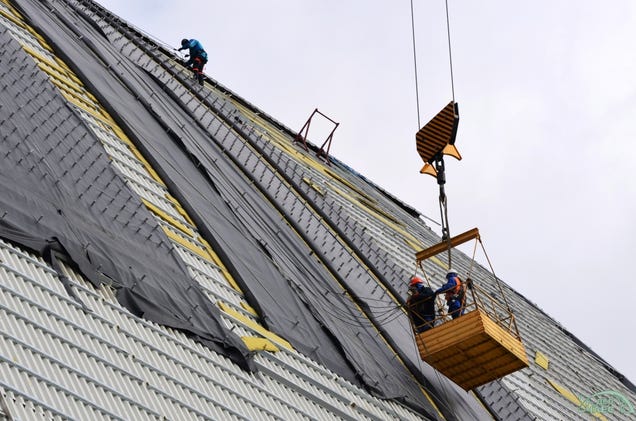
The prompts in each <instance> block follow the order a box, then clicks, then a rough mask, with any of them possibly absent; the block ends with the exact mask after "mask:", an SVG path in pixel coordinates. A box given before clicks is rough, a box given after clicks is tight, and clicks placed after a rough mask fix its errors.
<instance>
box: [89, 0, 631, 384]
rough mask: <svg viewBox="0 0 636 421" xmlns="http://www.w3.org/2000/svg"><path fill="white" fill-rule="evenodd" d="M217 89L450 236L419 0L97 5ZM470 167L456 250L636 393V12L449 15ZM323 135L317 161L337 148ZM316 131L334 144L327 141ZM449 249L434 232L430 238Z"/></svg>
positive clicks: (439, 57)
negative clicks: (427, 165)
mask: <svg viewBox="0 0 636 421" xmlns="http://www.w3.org/2000/svg"><path fill="white" fill-rule="evenodd" d="M100 3H101V4H102V5H104V6H105V7H107V8H108V9H110V10H111V11H113V12H115V13H116V14H118V15H119V16H121V17H122V18H124V19H126V20H128V21H129V22H131V23H132V24H134V25H135V26H137V27H138V28H140V29H142V30H143V31H145V32H147V33H148V34H150V35H152V36H153V37H155V38H158V39H159V40H161V41H163V42H165V43H167V44H170V45H172V46H174V47H175V48H176V47H178V46H179V42H180V40H181V38H184V37H185V38H196V39H198V40H200V41H201V42H202V43H203V45H204V47H205V49H206V50H207V52H208V54H209V63H208V65H207V67H206V73H207V74H209V75H210V76H211V77H212V78H214V79H216V80H217V81H219V82H220V83H221V84H223V85H225V86H227V87H228V88H229V89H231V90H233V91H234V92H236V93H237V94H238V95H240V96H242V97H243V98H245V99H246V100H248V101H249V102H251V103H252V104H254V105H256V106H257V107H259V108H261V109H263V110H264V111H265V112H266V113H268V114H269V115H271V116H272V117H274V118H276V119H277V120H279V121H280V122H282V123H283V124H285V125H287V126H288V127H290V128H292V129H293V130H300V128H301V127H302V126H303V124H304V123H305V121H306V120H307V118H308V117H309V115H310V114H311V112H312V111H313V110H314V109H315V108H318V109H319V110H320V111H321V112H323V113H325V114H326V115H328V116H329V117H330V118H332V119H334V120H335V121H337V122H339V123H340V126H339V127H338V129H337V130H336V132H335V135H334V140H333V143H332V146H331V153H332V155H334V156H335V157H337V158H338V159H340V160H341V161H343V162H344V163H346V164H348V165H350V166H351V167H352V168H354V169H355V170H356V171H358V172H360V173H361V174H363V175H365V176H366V177H368V178H369V179H371V180H372V181H374V182H375V183H377V184H378V185H380V186H381V187H383V188H385V189H386V190H388V191H389V192H391V193H393V194H394V195H396V196H397V197H398V198H400V199H402V200H403V201H404V202H406V203H408V204H410V205H411V206H413V207H414V208H416V209H418V210H419V211H421V212H422V213H424V214H425V215H427V216H429V217H431V218H434V219H435V220H437V221H439V207H438V203H437V198H438V188H437V184H436V182H435V180H434V179H433V178H432V177H429V176H425V175H420V174H419V169H420V168H421V167H422V162H421V160H420V158H419V156H418V155H417V152H416V150H415V132H416V131H417V130H418V129H419V127H418V122H417V111H416V97H415V91H416V89H415V82H414V64H413V46H412V33H411V14H410V0H390V1H389V0H385V1H379V0H270V1H262V0H235V1H225V0H224V1H221V0H214V1H209V0H199V1H193V0H179V1H176V0H175V1H168V0H133V1H131V0H101V1H100ZM413 3H414V11H415V29H416V45H417V51H416V57H417V66H418V82H419V99H420V116H421V125H423V124H425V123H426V122H427V121H428V120H429V119H430V118H432V117H433V116H434V115H435V114H436V113H437V112H438V111H439V110H441V109H442V108H443V107H444V106H445V105H446V104H447V103H448V102H449V101H450V100H451V99H452V91H451V79H450V66H449V55H448V39H447V32H446V14H445V3H444V0H427V1H424V0H414V2H413ZM449 12H450V30H451V44H452V59H453V75H454V82H455V99H456V101H457V102H458V103H459V111H460V123H459V130H458V136H457V141H456V146H457V147H458V148H459V150H460V152H461V153H462V155H463V158H464V159H463V160H462V161H455V160H454V159H452V158H447V159H446V160H445V161H446V173H447V184H446V193H447V195H448V206H449V219H450V228H451V234H453V235H455V234H458V233H460V232H463V231H465V230H467V229H470V228H473V227H479V229H480V232H481V234H482V239H483V242H484V245H485V247H486V251H487V252H488V255H489V257H490V259H491V261H492V263H493V266H494V269H495V272H496V273H497V275H498V276H499V277H501V278H502V279H504V280H505V281H506V282H507V283H508V284H510V285H511V286H512V287H513V288H515V289H517V290H518V291H519V292H520V293H522V294H523V295H524V296H525V297H526V298H528V299H529V300H530V301H532V302H534V303H536V304H537V305H538V306H539V307H540V308H541V309H543V310H544V311H545V312H546V313H548V314H549V315H551V316H552V317H554V318H555V319H556V320H558V321H559V322H560V323H561V324H562V325H563V326H564V327H565V328H566V329H567V330H569V331H570V332H572V333H573V334H574V335H576V336H577V337H578V338H579V339H581V340H582V341H583V342H585V343H586V344H587V345H589V346H590V347H591V348H592V349H593V350H594V351H595V352H597V353H598V354H599V355H600V356H601V357H603V358H604V359H605V360H606V361H608V362H609V363H610V364H612V365H613V366H614V367H615V368H616V369H617V370H618V371H619V372H621V373H623V374H624V375H626V376H627V377H628V378H629V379H630V380H631V381H632V382H636V362H635V359H634V347H635V346H636V328H635V325H636V323H635V322H634V316H633V313H632V309H633V308H634V307H636V297H635V295H636V288H635V287H634V284H635V280H634V275H633V273H634V270H635V269H634V260H632V259H636V218H635V217H634V215H636V182H635V179H634V175H633V173H632V170H633V169H634V167H635V165H634V163H635V162H636V145H635V144H634V139H635V138H636V45H635V44H636V3H635V2H633V1H632V0H613V1H612V2H608V3H602V2H599V1H591V0H579V1H577V2H572V1H571V0H570V1H566V0H549V1H548V0H538V1H534V2H519V1H514V2H513V1H510V0H491V1H485V2H476V1H474V0H473V1H471V0H449ZM330 129H331V128H330V127H328V126H327V125H320V124H317V123H316V122H313V123H312V128H311V131H310V133H309V137H310V140H311V141H312V142H313V143H314V144H318V145H320V144H321V143H322V142H323V140H324V138H325V137H326V135H327V133H328V132H329V131H330ZM321 131H322V132H321ZM435 228H436V229H437V231H438V232H439V229H438V228H437V227H435Z"/></svg>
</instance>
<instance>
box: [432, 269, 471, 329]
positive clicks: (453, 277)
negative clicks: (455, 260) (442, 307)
mask: <svg viewBox="0 0 636 421" xmlns="http://www.w3.org/2000/svg"><path fill="white" fill-rule="evenodd" d="M442 293H444V298H445V299H446V304H447V305H448V314H450V316H451V317H452V318H453V319H456V318H458V317H459V316H461V315H462V314H464V288H463V286H462V281H461V280H460V279H459V276H458V275H457V271H456V270H455V269H449V270H448V272H446V283H445V284H444V285H442V286H441V287H439V288H438V289H437V291H435V295H437V294H442Z"/></svg>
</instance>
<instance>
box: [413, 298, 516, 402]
mask: <svg viewBox="0 0 636 421" xmlns="http://www.w3.org/2000/svg"><path fill="white" fill-rule="evenodd" d="M415 338H416V342H417V346H418V348H419V351H420V356H421V358H422V359H423V360H424V361H426V362H427V363H428V364H430V365H431V366H433V367H434V368H435V369H436V370H438V371H439V372H441V373H442V374H444V375H445V376H446V377H448V378H449V379H450V380H452V381H453V382H454V383H456V384H457V385H458V386H460V387H461V388H462V389H464V390H471V389H474V388H475V387H477V386H481V385H484V384H486V383H489V382H491V381H493V380H496V379H498V378H500V377H503V376H505V375H507V374H510V373H512V372H514V371H517V370H520V369H522V368H525V367H528V358H527V356H526V351H525V349H524V347H523V344H522V342H521V340H520V339H519V338H518V337H515V336H514V335H513V334H512V333H510V332H509V331H508V330H506V329H504V328H503V327H501V326H500V325H499V324H497V323H496V322H494V321H493V320H491V319H490V318H489V317H488V315H487V314H486V313H485V312H484V311H482V310H480V309H476V310H473V311H471V312H470V313H467V314H464V315H463V316H461V317H458V318H457V319H455V320H452V321H448V322H446V323H444V324H442V325H440V326H437V327H435V328H433V329H431V330H429V331H426V332H423V333H419V334H416V336H415Z"/></svg>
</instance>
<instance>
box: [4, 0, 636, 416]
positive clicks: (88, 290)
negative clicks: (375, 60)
mask: <svg viewBox="0 0 636 421" xmlns="http://www.w3.org/2000/svg"><path fill="white" fill-rule="evenodd" d="M33 28H37V31H35V30H34V29H33ZM0 47H1V51H0V55H1V56H0V130H1V132H2V134H3V136H2V143H1V144H0V154H1V155H2V159H3V165H2V167H1V168H0V236H3V237H4V240H0V291H1V294H0V310H1V311H2V316H1V317H0V320H1V322H0V326H1V329H0V330H1V332H2V346H1V347H0V349H1V351H0V358H2V364H1V365H0V390H1V391H2V399H1V400H0V403H2V404H3V405H0V417H2V416H4V417H5V418H9V419H11V418H12V419H109V418H113V419H135V420H137V419H175V420H181V419H183V420H186V419H188V420H189V419H219V420H226V419H254V420H256V419H259V420H260V419H290V420H291V419H293V420H296V419H325V420H331V419H351V420H359V419H377V420H388V419H400V420H402V419H422V418H424V419H459V420H474V419H492V418H494V419H502V420H503V419H505V420H509V419H520V420H524V419H546V420H555V419H558V420H568V419H631V418H630V417H633V416H634V414H630V413H628V411H627V409H628V407H626V406H625V407H620V406H618V403H615V406H613V407H611V408H613V409H614V411H613V413H611V414H610V413H608V411H609V409H608V408H610V407H595V408H591V407H590V406H587V407H586V406H585V405H583V403H584V402H585V401H590V399H591V398H592V397H593V396H594V395H595V394H597V393H599V392H606V391H610V392H614V395H613V396H614V397H615V398H616V397H617V396H618V397H622V398H624V400H625V401H626V402H628V403H630V402H631V403H632V404H634V405H636V393H635V389H634V386H633V385H632V384H631V383H630V382H629V381H628V380H627V379H624V378H623V377H622V376H621V375H620V374H619V373H616V372H615V371H614V370H613V369H612V368H611V367H610V366H608V365H607V363H605V362H604V361H603V360H602V359H601V358H600V357H599V356H597V355H596V354H594V353H593V352H592V351H591V350H590V349H589V348H587V347H586V346H585V345H584V344H582V343H581V342H580V341H578V340H577V339H576V338H574V337H573V336H572V335H570V334H569V333H568V332H567V331H566V330H565V329H564V328H563V327H561V326H560V325H559V324H558V323H556V322H555V321H554V320H552V319H550V318H549V317H548V316H547V315H545V314H544V313H543V312H541V310H540V309H538V308H537V307H536V306H534V305H533V304H532V303H530V302H529V301H528V300H526V299H525V298H524V297H522V296H520V295H519V294H517V293H515V291H513V290H512V289H510V288H508V287H507V286H504V288H505V290H506V292H507V293H508V298H509V301H510V302H511V306H512V308H513V310H514V312H515V315H516V317H517V321H518V325H519V329H520V332H521V335H522V337H523V339H524V344H525V346H526V351H527V352H528V355H529V356H534V355H535V354H537V353H540V354H541V355H543V356H545V357H546V358H547V359H548V360H549V365H547V369H546V368H545V367H546V365H545V364H543V365H538V364H536V363H534V362H533V363H531V366H530V367H529V368H527V369H524V370H522V371H519V372H517V373H514V374H512V375H509V376H507V377H505V378H503V379H501V380H498V381H495V382H493V383H490V384H488V385H485V386H482V387H480V388H479V389H478V390H476V391H474V392H471V393H466V392H464V391H463V390H461V389H459V388H458V387H457V386H456V385H454V384H452V383H451V382H450V381H448V380H447V379H445V378H443V376H441V375H440V374H438V373H437V372H435V370H434V369H432V368H431V367H429V366H428V365H426V364H425V363H423V362H422V361H421V360H420V359H419V354H418V351H417V348H416V347H415V344H414V341H413V338H412V334H411V329H410V326H409V323H408V319H407V318H406V315H405V313H404V311H403V310H402V308H401V305H402V304H403V302H404V300H403V297H404V295H405V292H406V279H407V277H408V276H409V275H410V274H412V273H413V271H414V265H415V263H414V253H415V252H416V251H417V250H420V249H422V248H424V247H426V246H429V245H431V244H434V243H437V242H439V238H438V237H437V236H436V235H435V233H434V232H433V231H432V230H431V229H430V228H429V227H427V226H426V224H425V223H424V221H423V219H421V218H419V217H418V215H417V212H415V211H414V210H413V209H412V208H410V207H408V206H407V205H405V204H403V203H401V202H400V201H399V200H397V199H396V198H394V197H392V196H391V195H390V194H388V193H387V192H385V191H383V190H382V189H380V188H378V187H377V186H375V185H374V184H372V183H370V182H369V181H368V180H366V179H365V178H364V177H362V176H361V175H360V174H358V173H356V172H355V171H353V170H352V169H350V168H349V167H347V166H346V165H344V164H343V163H341V162H339V161H337V160H335V159H332V161H331V165H326V164H325V163H324V162H323V161H321V160H318V159H316V158H315V156H314V154H313V152H312V150H309V151H305V149H304V147H303V146H302V145H300V144H294V142H293V138H294V133H293V132H292V131H291V130H289V129H288V128H286V127H285V126H284V125H282V124H281V123H279V122H277V121H275V120H274V119H272V118H271V117H269V116H267V115H266V114H264V113H263V112H262V111H260V110H257V109H256V108H255V107H253V106H252V105H251V104H249V103H248V102H246V101H245V100H243V99H242V98H239V97H236V96H235V95H234V94H233V93H232V92H231V91H230V90H228V89H227V88H225V87H223V86H221V85H219V84H218V83H216V82H213V81H212V83H210V82H208V83H206V86H205V87H203V88H200V87H198V85H195V84H193V81H192V80H191V79H190V78H189V75H188V74H187V72H186V71H185V69H184V68H183V67H182V66H181V65H179V64H178V63H177V62H176V61H175V60H174V59H175V58H174V57H173V56H172V53H170V49H169V48H165V47H164V46H162V45H160V44H158V43H156V42H155V41H153V40H152V39H149V38H148V37H147V36H145V35H143V34H141V33H140V32H139V31H137V30H136V29H135V28H134V27H132V26H131V25H129V24H127V23H126V22H123V21H121V20H120V19H118V18H117V17H116V16H113V15H112V14H110V13H109V12H108V11H106V10H104V9H103V8H101V7H100V6H99V5H97V4H96V3H93V2H92V1H88V0H74V1H73V0H68V1H44V2H42V1H34V0H15V1H8V0H0ZM310 146H311V145H310ZM312 147H313V146H312ZM5 240H6V241H5ZM453 259H454V260H453V261H454V263H453V265H454V266H457V267H458V268H459V269H460V271H461V272H464V273H468V271H469V270H470V268H471V266H472V265H471V261H470V258H469V257H467V256H466V255H464V254H462V253H460V252H456V253H455V254H454V255H453ZM445 269H446V268H445V267H444V264H443V263H442V262H441V261H437V262H433V263H428V264H427V266H426V271H427V274H429V275H432V276H433V283H435V284H439V283H440V280H441V279H442V277H443V273H444V272H445ZM471 277H472V278H473V279H475V280H476V281H478V282H480V286H481V287H482V288H484V289H486V290H488V291H489V292H492V293H495V292H497V291H496V284H495V282H494V280H493V279H491V277H490V276H489V274H488V271H487V270H486V269H485V268H483V267H481V266H479V265H477V266H476V267H475V268H473V269H472V273H471ZM270 350H271V351H270ZM530 360H531V361H534V358H530ZM617 399H618V398H617ZM626 408H627V409H626ZM0 419H1V418H0Z"/></svg>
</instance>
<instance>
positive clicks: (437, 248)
mask: <svg viewBox="0 0 636 421" xmlns="http://www.w3.org/2000/svg"><path fill="white" fill-rule="evenodd" d="M475 238H479V229H477V228H473V229H471V230H469V231H466V232H464V233H462V234H459V235H456V236H455V237H452V238H451V239H450V247H451V248H455V247H457V246H458V245H460V244H463V243H465V242H466V241H470V240H473V239H475ZM448 247H449V245H448V241H444V242H441V243H439V244H435V245H434V246H432V247H429V248H427V249H425V250H422V251H418V252H417V253H416V254H415V259H416V260H417V263H419V262H421V261H422V260H426V259H428V258H429V257H431V256H435V255H437V254H439V253H441V252H443V251H446V250H448Z"/></svg>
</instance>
